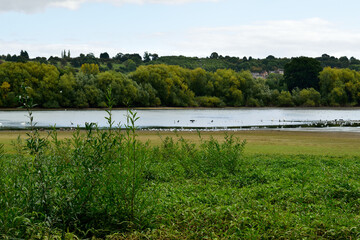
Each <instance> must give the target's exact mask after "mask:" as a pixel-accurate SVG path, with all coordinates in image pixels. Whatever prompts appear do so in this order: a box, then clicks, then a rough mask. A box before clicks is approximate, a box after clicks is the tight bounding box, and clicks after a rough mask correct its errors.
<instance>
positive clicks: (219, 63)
mask: <svg viewBox="0 0 360 240" xmlns="http://www.w3.org/2000/svg"><path fill="white" fill-rule="evenodd" d="M60 55H61V57H57V56H51V57H49V58H45V57H36V58H33V59H30V58H29V54H28V53H27V51H24V50H21V52H20V54H19V55H10V54H7V55H4V54H3V55H0V61H8V62H27V61H36V62H41V63H47V64H52V65H54V66H56V67H57V68H59V69H61V68H65V67H72V68H75V69H79V68H80V67H81V66H82V65H83V64H85V63H89V64H91V63H93V64H97V65H99V69H100V71H102V72H104V71H109V70H114V71H116V72H121V73H129V72H133V71H135V70H136V68H137V67H139V66H141V65H159V64H166V65H178V66H180V67H183V68H188V69H196V68H202V69H204V70H206V71H210V72H215V71H216V70H218V69H232V70H235V71H237V72H239V71H242V70H249V71H250V72H252V73H262V72H274V71H278V70H283V69H284V68H285V65H286V64H287V63H289V62H290V61H291V58H276V57H274V56H272V55H269V56H267V57H266V58H263V59H259V58H258V59H257V58H253V57H251V56H248V57H246V56H244V57H234V56H223V55H221V54H218V53H216V52H213V53H211V54H210V55H209V56H208V57H202V58H200V57H186V56H159V55H158V54H156V53H149V52H145V53H144V54H143V55H142V56H141V55H140V54H138V53H124V54H123V53H117V54H116V55H115V56H113V57H110V55H109V54H108V53H107V52H103V53H100V55H99V56H98V57H97V56H95V55H94V54H93V53H88V54H84V53H81V54H80V55H79V56H77V57H73V56H71V52H70V50H67V51H66V50H64V51H62V52H61V54H60ZM315 59H316V60H317V61H319V62H320V64H321V67H323V68H324V67H332V68H349V69H351V70H356V71H360V60H358V59H356V58H354V57H351V58H348V57H346V56H343V57H340V58H336V57H334V56H330V55H328V54H323V55H322V56H320V57H316V58H315Z"/></svg>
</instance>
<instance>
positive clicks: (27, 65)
mask: <svg viewBox="0 0 360 240" xmlns="http://www.w3.org/2000/svg"><path fill="white" fill-rule="evenodd" d="M151 56H152V55H150V54H149V56H148V57H149V58H150V62H149V63H151V64H149V65H141V66H139V67H137V64H136V63H135V62H134V60H132V58H130V57H129V56H123V57H122V58H126V59H127V60H126V61H124V62H122V63H121V64H117V65H114V66H113V65H111V68H113V69H114V70H109V71H103V70H101V71H100V69H103V68H107V65H109V64H111V62H107V61H108V60H109V59H108V60H106V61H105V60H104V59H103V60H104V61H105V62H106V63H107V64H105V63H103V64H102V65H101V66H99V65H98V64H97V63H84V64H82V65H81V68H80V69H78V71H77V70H76V69H73V68H71V67H70V66H66V67H63V68H62V67H60V66H59V67H56V66H54V65H52V64H48V63H40V62H35V61H29V62H8V61H6V62H4V63H2V64H0V107H9V108H11V107H18V106H19V103H18V96H19V95H21V94H22V90H21V86H25V87H26V93H27V94H28V95H29V96H30V97H31V98H33V99H34V101H35V102H37V103H38V107H40V108H60V107H62V108H69V107H73V108H87V107H101V108H104V107H105V106H106V97H105V95H106V91H107V88H108V87H110V86H111V88H112V91H113V96H114V99H115V100H114V101H115V102H114V107H126V106H129V105H131V106H132V107H158V106H168V107H196V106H204V107H226V106H231V107H242V106H249V107H266V106H284V107H285V106H308V107H314V106H315V107H316V106H359V105H360V95H359V92H360V73H359V72H357V71H355V70H350V69H334V68H328V67H327V68H324V69H323V70H322V71H321V72H320V73H319V76H318V77H315V76H317V75H316V74H315V72H317V71H318V70H319V69H318V63H314V61H316V60H314V59H308V58H299V59H293V60H292V63H291V64H290V63H289V64H288V65H287V66H290V67H291V69H290V70H291V71H293V74H290V72H291V71H290V72H289V68H288V69H287V71H286V74H285V77H284V76H283V75H281V74H277V73H271V74H270V75H269V76H268V78H266V79H265V78H255V77H253V76H252V74H251V72H250V71H240V72H237V71H235V70H232V69H216V70H214V71H206V70H204V69H202V68H195V69H193V70H191V69H186V68H183V67H180V66H174V65H165V64H160V65H155V64H154V62H155V61H156V60H152V58H151ZM81 58H84V59H85V58H86V59H96V58H95V57H94V56H93V55H91V54H90V55H89V54H88V55H86V56H85V55H84V56H82V57H81ZM122 58H121V59H122ZM63 59H67V58H63ZM209 59H210V58H209ZM219 59H221V56H219ZM210 60H212V61H215V60H216V59H214V58H211V59H210ZM273 60H274V58H273V57H269V58H268V59H267V61H273ZM109 61H110V60H109ZM247 61H249V60H247ZM251 61H252V60H251ZM297 61H300V63H299V64H297ZM313 63H314V64H313ZM128 64H129V65H128ZM307 64H310V65H312V64H313V65H314V66H315V67H314V66H312V67H311V66H308V65H307ZM119 68H121V69H122V71H120V72H119V71H118V70H119ZM315 68H316V69H317V70H316V71H315V72H314V71H312V70H311V69H313V70H314V69H315ZM302 69H303V70H304V69H305V70H304V71H303V70H302ZM310 70H311V71H310ZM310 75H312V76H313V77H315V80H314V79H313V80H311V76H310ZM297 78H300V80H296V79H297ZM289 79H290V80H289ZM289 81H290V82H289ZM294 81H296V82H294ZM291 82H293V83H294V84H293V83H291ZM295 83H296V84H295ZM289 84H290V85H289ZM288 86H289V88H288ZM289 94H290V95H289Z"/></svg>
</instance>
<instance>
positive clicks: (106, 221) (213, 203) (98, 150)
mask: <svg viewBox="0 0 360 240" xmlns="http://www.w3.org/2000/svg"><path fill="white" fill-rule="evenodd" d="M73 134H74V132H70V131H58V132H57V135H58V140H63V139H67V138H71V137H72V135H73ZM81 134H82V135H83V136H82V137H80V136H76V135H75V137H74V138H72V144H71V145H69V144H68V143H66V142H61V141H54V140H52V141H51V142H50V143H49V144H48V145H43V146H41V148H43V149H44V151H42V150H41V148H40V150H41V151H39V150H38V148H37V147H38V145H36V143H41V141H38V140H39V137H38V136H35V135H33V136H32V138H30V140H31V139H32V140H33V141H30V143H35V144H33V145H31V144H30V145H28V146H27V147H25V146H23V147H22V148H18V152H15V151H14V150H13V148H12V146H11V141H14V140H16V139H17V137H18V136H20V137H21V138H22V139H25V138H28V137H27V136H26V132H24V131H1V132H0V143H3V144H5V152H11V154H5V155H2V153H1V151H0V159H1V160H2V161H0V223H1V224H0V238H4V239H13V238H16V239H24V238H25V239H45V238H47V239H60V238H61V237H62V238H64V239H72V237H73V239H77V238H76V237H75V236H77V237H79V238H89V239H90V238H92V237H96V238H104V239H105V238H106V239H359V238H360V221H359V219H360V214H359V213H360V150H359V147H360V134H357V133H330V132H326V133H323V132H291V131H276V130H269V131H267V130H266V131H257V130H256V131H251V130H247V131H237V132H227V133H225V132H201V133H200V135H201V138H199V133H197V132H176V133H174V132H163V131H162V132H152V131H137V132H136V134H137V135H138V136H137V137H135V138H133V137H134V135H132V134H133V133H132V132H131V131H130V132H129V135H128V137H126V135H125V137H124V138H118V137H117V136H115V135H113V134H112V133H109V132H107V131H105V132H101V131H100V132H93V133H92V134H88V132H85V131H82V132H81ZM226 134H228V135H231V134H232V135H233V137H234V138H239V139H240V140H246V141H247V142H246V145H245V146H243V145H242V144H241V141H236V140H234V138H229V137H226ZM45 136H46V132H41V137H45ZM49 139H50V138H49ZM145 142H148V145H146V144H145V145H144V144H143V143H145ZM26 148H27V149H26ZM21 149H22V150H21ZM21 151H23V152H21ZM31 152H33V153H31Z"/></svg>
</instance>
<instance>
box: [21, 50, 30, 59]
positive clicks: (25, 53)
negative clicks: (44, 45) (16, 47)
mask: <svg viewBox="0 0 360 240" xmlns="http://www.w3.org/2000/svg"><path fill="white" fill-rule="evenodd" d="M20 57H21V58H24V59H25V60H29V54H28V53H27V51H23V50H21V52H20Z"/></svg>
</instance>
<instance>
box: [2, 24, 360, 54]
mask: <svg viewBox="0 0 360 240" xmlns="http://www.w3.org/2000/svg"><path fill="white" fill-rule="evenodd" d="M59 41H60V40H59ZM104 41H107V42H104ZM60 42H62V43H61V44H60V43H59V44H46V43H43V42H41V43H39V42H37V41H36V40H31V39H30V40H29V39H28V40H26V39H23V40H17V41H16V40H15V39H13V40H11V41H10V40H7V41H5V40H4V39H3V41H1V36H0V53H1V54H5V53H11V54H19V52H20V50H21V49H23V50H27V51H28V53H29V54H30V57H36V56H46V57H49V56H51V55H54V56H59V55H60V53H61V51H62V50H64V49H66V50H67V49H70V50H71V52H72V56H78V55H79V54H80V53H85V54H86V53H90V52H92V53H94V54H95V55H96V56H98V55H99V54H100V53H101V52H105V51H106V52H108V53H109V54H110V55H112V56H113V55H115V54H116V53H118V52H122V53H139V54H140V55H142V54H143V52H145V51H149V52H151V53H158V54H159V55H161V56H164V55H185V56H199V57H204V56H210V54H211V53H212V52H214V51H215V52H217V53H219V54H221V55H223V56H225V55H229V56H237V57H243V56H252V57H255V58H263V57H266V56H268V55H274V56H276V57H295V56H310V57H317V56H321V55H322V54H323V53H327V54H329V55H332V56H336V57H341V56H348V57H352V56H354V57H356V58H360V45H359V42H360V31H358V30H357V31H354V30H345V29H341V28H340V27H339V26H337V25H335V24H332V23H330V22H327V21H324V20H322V19H318V18H313V19H305V20H299V21H292V20H287V21H265V22H257V23H253V24H248V25H239V26H232V27H217V28H197V29H191V30H188V31H183V32H181V31H179V30H176V29H175V30H171V31H168V32H154V33H143V32H141V31H140V32H139V33H138V34H137V35H133V34H132V35H126V36H125V35H124V37H117V38H112V39H107V40H104V39H96V38H93V39H92V40H91V41H90V40H86V39H72V40H68V39H62V40H61V41H60Z"/></svg>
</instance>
